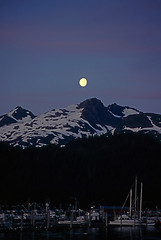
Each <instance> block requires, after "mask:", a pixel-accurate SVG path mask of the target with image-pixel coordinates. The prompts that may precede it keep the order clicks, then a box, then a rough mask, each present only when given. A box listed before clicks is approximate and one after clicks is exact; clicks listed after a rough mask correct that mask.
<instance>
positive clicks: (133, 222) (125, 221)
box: [109, 177, 143, 226]
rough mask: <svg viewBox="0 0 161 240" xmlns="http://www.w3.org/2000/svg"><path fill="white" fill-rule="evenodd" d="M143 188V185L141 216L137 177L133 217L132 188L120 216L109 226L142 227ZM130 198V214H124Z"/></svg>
mask: <svg viewBox="0 0 161 240" xmlns="http://www.w3.org/2000/svg"><path fill="white" fill-rule="evenodd" d="M142 188H143V184H142V183H141V190H140V211H139V216H138V214H137V211H136V209H137V177H135V198H134V214H133V215H132V188H131V189H130V192H129V193H128V196H127V198H126V200H125V202H124V204H123V206H122V208H121V212H120V215H119V216H118V217H117V218H115V219H114V220H113V221H110V222H109V225H113V226H140V225H142V220H141V213H142ZM129 196H130V207H129V214H122V211H123V209H124V207H125V204H126V202H127V200H128V198H129Z"/></svg>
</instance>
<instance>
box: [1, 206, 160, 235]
mask: <svg viewBox="0 0 161 240" xmlns="http://www.w3.org/2000/svg"><path fill="white" fill-rule="evenodd" d="M122 211H123V210H122V207H119V206H101V205H100V206H99V207H98V208H96V207H95V206H91V207H90V209H88V210H82V209H76V208H74V205H71V206H70V207H69V208H68V209H65V210H62V209H58V208H55V207H50V205H49V203H45V204H44V205H43V204H41V205H39V204H38V203H36V202H34V203H29V204H27V205H15V206H11V207H10V208H8V207H7V208H6V207H5V206H2V205H1V210H0V231H1V232H6V231H33V230H34V231H35V230H36V231H46V230H57V229H73V228H108V227H113V226H117V227H118V226H119V227H127V226H130V227H155V228H161V210H159V209H157V210H155V211H154V210H153V211H152V210H146V211H142V213H141V218H140V215H138V214H137V215H136V213H134V212H133V211H132V213H133V214H132V215H131V217H130V215H129V213H130V212H129V208H128V207H125V208H124V211H123V212H122ZM120 212H122V214H121V215H120Z"/></svg>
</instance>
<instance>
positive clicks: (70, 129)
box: [0, 98, 161, 147]
mask: <svg viewBox="0 0 161 240" xmlns="http://www.w3.org/2000/svg"><path fill="white" fill-rule="evenodd" d="M126 132H141V133H145V134H150V135H152V136H155V137H156V138H157V139H158V140H159V141H161V115H159V114H154V113H143V112H140V111H138V110H136V109H134V108H130V107H127V106H119V105H117V104H115V103H114V104H111V105H109V106H108V107H105V106H104V105H103V103H102V102H101V101H100V100H98V99H96V98H92V99H88V100H85V101H84V102H82V103H80V104H76V105H70V106H68V107H66V108H62V109H53V110H51V111H49V112H47V113H44V114H42V115H40V116H35V115H34V114H33V113H31V112H30V111H28V110H25V109H23V108H21V107H17V108H16V109H14V110H13V111H11V112H10V113H8V114H5V115H3V116H1V117H0V141H3V142H8V143H10V144H11V145H13V146H17V145H18V146H22V147H27V146H36V147H41V146H44V145H46V144H49V143H55V144H60V145H64V144H66V143H67V142H68V141H69V140H71V139H75V138H79V137H85V136H86V137H88V136H90V135H102V134H107V135H110V134H114V133H116V134H117V133H126Z"/></svg>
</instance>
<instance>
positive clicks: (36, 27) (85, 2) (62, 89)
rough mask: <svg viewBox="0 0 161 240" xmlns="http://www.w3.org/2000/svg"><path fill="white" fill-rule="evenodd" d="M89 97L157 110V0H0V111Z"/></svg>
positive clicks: (160, 6) (160, 85)
mask: <svg viewBox="0 0 161 240" xmlns="http://www.w3.org/2000/svg"><path fill="white" fill-rule="evenodd" d="M81 77H86V78H87V80H88V86H87V87H85V88H81V87H80V86H79V85H78V81H79V79H80V78H81ZM91 97H97V98H99V99H100V100H101V101H102V102H103V103H104V104H105V105H106V106H107V105H109V104H111V103H114V102H116V103H117V104H120V105H128V106H131V107H134V108H137V109H138V110H141V111H145V112H156V113H161V0H133V1H129V0H14V1H13V0H5V1H0V115H2V114H4V113H7V112H9V111H10V110H12V109H13V108H15V107H16V106H17V105H20V106H22V107H24V108H27V109H29V110H31V111H32V112H33V113H34V114H40V113H44V112H47V111H49V110H51V109H53V108H59V107H65V106H67V105H69V104H75V103H80V102H81V101H83V100H85V99H87V98H91Z"/></svg>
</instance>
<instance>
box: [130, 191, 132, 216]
mask: <svg viewBox="0 0 161 240" xmlns="http://www.w3.org/2000/svg"><path fill="white" fill-rule="evenodd" d="M131 216H132V188H131V189H130V217H131Z"/></svg>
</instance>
